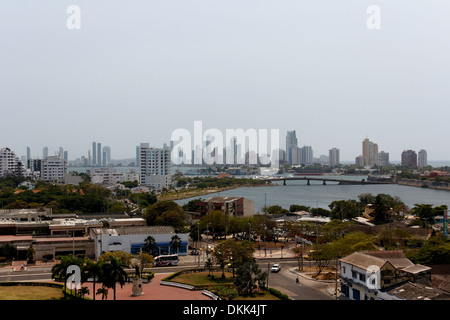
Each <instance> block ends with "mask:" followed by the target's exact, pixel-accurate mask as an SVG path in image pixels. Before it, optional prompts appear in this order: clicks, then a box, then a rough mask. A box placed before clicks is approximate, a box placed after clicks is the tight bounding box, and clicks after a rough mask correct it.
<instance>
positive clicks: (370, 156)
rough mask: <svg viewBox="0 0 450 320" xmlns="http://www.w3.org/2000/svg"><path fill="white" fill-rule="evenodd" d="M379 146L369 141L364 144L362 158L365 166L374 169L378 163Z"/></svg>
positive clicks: (365, 140) (366, 140)
mask: <svg viewBox="0 0 450 320" xmlns="http://www.w3.org/2000/svg"><path fill="white" fill-rule="evenodd" d="M377 154H378V144H376V143H373V142H372V141H370V140H369V139H367V138H366V139H364V141H363V142H362V156H363V158H364V166H368V167H373V166H374V165H375V164H376V161H377Z"/></svg>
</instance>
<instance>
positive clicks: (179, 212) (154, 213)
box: [143, 200, 189, 230]
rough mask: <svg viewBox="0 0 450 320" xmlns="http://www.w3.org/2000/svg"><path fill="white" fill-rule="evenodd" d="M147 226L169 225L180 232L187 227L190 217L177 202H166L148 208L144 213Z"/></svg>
mask: <svg viewBox="0 0 450 320" xmlns="http://www.w3.org/2000/svg"><path fill="white" fill-rule="evenodd" d="M143 217H144V219H146V220H147V225H149V226H155V225H166V226H167V225H168V226H172V227H174V228H175V230H179V229H181V228H183V227H184V226H185V225H187V219H188V217H189V216H188V215H187V214H186V213H185V212H184V210H183V208H182V207H180V206H179V205H178V204H177V203H176V202H174V201H170V200H165V201H160V202H157V203H155V204H152V205H151V206H149V207H147V209H145V210H144V213H143Z"/></svg>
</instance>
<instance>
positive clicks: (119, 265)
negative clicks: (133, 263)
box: [102, 255, 127, 300]
mask: <svg viewBox="0 0 450 320" xmlns="http://www.w3.org/2000/svg"><path fill="white" fill-rule="evenodd" d="M123 267H126V265H125V264H124V263H123V262H122V260H121V259H120V258H117V257H115V256H113V255H111V256H110V261H109V262H107V263H104V264H103V265H102V282H103V285H104V286H105V287H107V288H112V289H113V293H114V300H116V282H119V284H120V287H121V288H122V287H123V285H124V284H125V281H126V279H127V273H126V272H125V270H124V269H123Z"/></svg>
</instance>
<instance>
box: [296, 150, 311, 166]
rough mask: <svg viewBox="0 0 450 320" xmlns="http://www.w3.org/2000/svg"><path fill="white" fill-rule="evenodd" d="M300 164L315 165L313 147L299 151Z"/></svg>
mask: <svg viewBox="0 0 450 320" xmlns="http://www.w3.org/2000/svg"><path fill="white" fill-rule="evenodd" d="M299 163H301V164H312V163H313V149H312V147H311V146H303V147H301V148H300V150H299Z"/></svg>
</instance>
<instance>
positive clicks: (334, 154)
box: [329, 148, 340, 167]
mask: <svg viewBox="0 0 450 320" xmlns="http://www.w3.org/2000/svg"><path fill="white" fill-rule="evenodd" d="M329 157H330V166H331V167H334V166H337V165H339V163H340V159H339V149H337V148H332V149H330V151H329Z"/></svg>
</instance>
